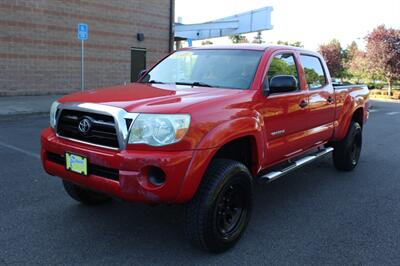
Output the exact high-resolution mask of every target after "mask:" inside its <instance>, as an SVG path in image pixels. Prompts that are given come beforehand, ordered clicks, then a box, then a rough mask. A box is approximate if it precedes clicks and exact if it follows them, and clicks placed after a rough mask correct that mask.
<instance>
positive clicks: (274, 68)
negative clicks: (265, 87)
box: [267, 53, 299, 87]
mask: <svg viewBox="0 0 400 266" xmlns="http://www.w3.org/2000/svg"><path fill="white" fill-rule="evenodd" d="M282 75H283V76H288V75H289V76H293V77H295V79H296V80H297V87H298V84H299V83H298V80H299V75H298V73H297V67H296V61H295V59H294V55H293V54H291V53H283V54H278V55H275V56H274V57H273V59H272V61H271V64H270V66H269V69H268V73H267V78H268V83H269V82H270V81H271V79H272V78H273V77H275V76H282Z"/></svg>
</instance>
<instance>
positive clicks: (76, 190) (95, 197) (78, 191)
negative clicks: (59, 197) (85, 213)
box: [63, 180, 111, 205]
mask: <svg viewBox="0 0 400 266" xmlns="http://www.w3.org/2000/svg"><path fill="white" fill-rule="evenodd" d="M63 185H64V189H65V191H66V192H67V193H68V195H69V196H70V197H71V198H73V199H74V200H76V201H79V202H81V203H83V204H85V205H98V204H101V203H105V202H108V201H110V200H111V198H110V197H108V196H107V195H105V194H102V193H98V192H95V191H92V190H89V189H86V188H83V187H81V186H78V185H75V184H73V183H71V182H68V181H65V180H63Z"/></svg>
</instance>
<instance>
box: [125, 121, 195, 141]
mask: <svg viewBox="0 0 400 266" xmlns="http://www.w3.org/2000/svg"><path fill="white" fill-rule="evenodd" d="M189 124H190V115H180V114H177V115H165V114H162V115H161V114H160V115H158V114H140V115H139V116H138V117H137V118H136V120H135V122H134V123H133V125H132V128H131V131H130V133H129V141H128V143H129V144H148V145H150V146H164V145H168V144H172V143H176V142H178V141H180V140H181V139H182V138H183V137H184V136H185V134H186V132H187V130H188V129H189Z"/></svg>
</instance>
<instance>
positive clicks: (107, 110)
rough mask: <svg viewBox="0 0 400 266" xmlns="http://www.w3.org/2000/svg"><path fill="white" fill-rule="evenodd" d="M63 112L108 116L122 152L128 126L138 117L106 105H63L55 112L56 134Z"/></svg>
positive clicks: (125, 143)
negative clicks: (111, 118) (71, 111)
mask: <svg viewBox="0 0 400 266" xmlns="http://www.w3.org/2000/svg"><path fill="white" fill-rule="evenodd" d="M63 110H73V111H81V112H88V113H96V114H103V115H110V116H112V117H114V121H115V131H116V133H117V138H118V146H119V150H124V149H125V148H126V145H127V143H128V137H129V130H130V126H132V125H133V123H134V122H135V119H136V118H137V117H138V116H139V114H138V113H128V112H126V111H125V110H124V109H122V108H118V107H114V106H108V105H102V104H96V103H63V104H60V105H59V107H58V111H57V118H56V121H57V123H56V126H55V131H56V132H58V128H57V127H58V120H59V118H60V115H61V113H62V111H63ZM127 120H130V121H131V123H130V124H129V127H128V124H127ZM57 136H58V137H60V138H64V139H68V140H72V141H76V142H79V143H85V144H89V145H92V146H97V147H102V148H108V149H112V150H118V149H116V148H113V147H108V146H103V145H98V144H95V143H91V142H86V141H81V140H77V139H73V138H66V137H63V136H59V135H58V134H57Z"/></svg>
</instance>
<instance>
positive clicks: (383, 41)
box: [365, 25, 400, 95]
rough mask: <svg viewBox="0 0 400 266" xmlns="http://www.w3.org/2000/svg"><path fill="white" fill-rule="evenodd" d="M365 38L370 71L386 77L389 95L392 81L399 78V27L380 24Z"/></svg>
mask: <svg viewBox="0 0 400 266" xmlns="http://www.w3.org/2000/svg"><path fill="white" fill-rule="evenodd" d="M365 39H366V41H367V46H366V47H367V54H366V57H367V59H368V62H369V68H370V71H371V72H372V73H373V74H375V75H382V76H384V77H385V78H386V80H387V83H388V85H389V88H388V89H389V90H388V93H389V95H391V94H392V86H393V83H394V82H395V81H396V80H399V79H400V29H393V28H386V27H385V25H380V26H378V27H377V28H375V29H374V30H373V31H372V32H371V33H369V34H368V35H367V36H366V38H365Z"/></svg>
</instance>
